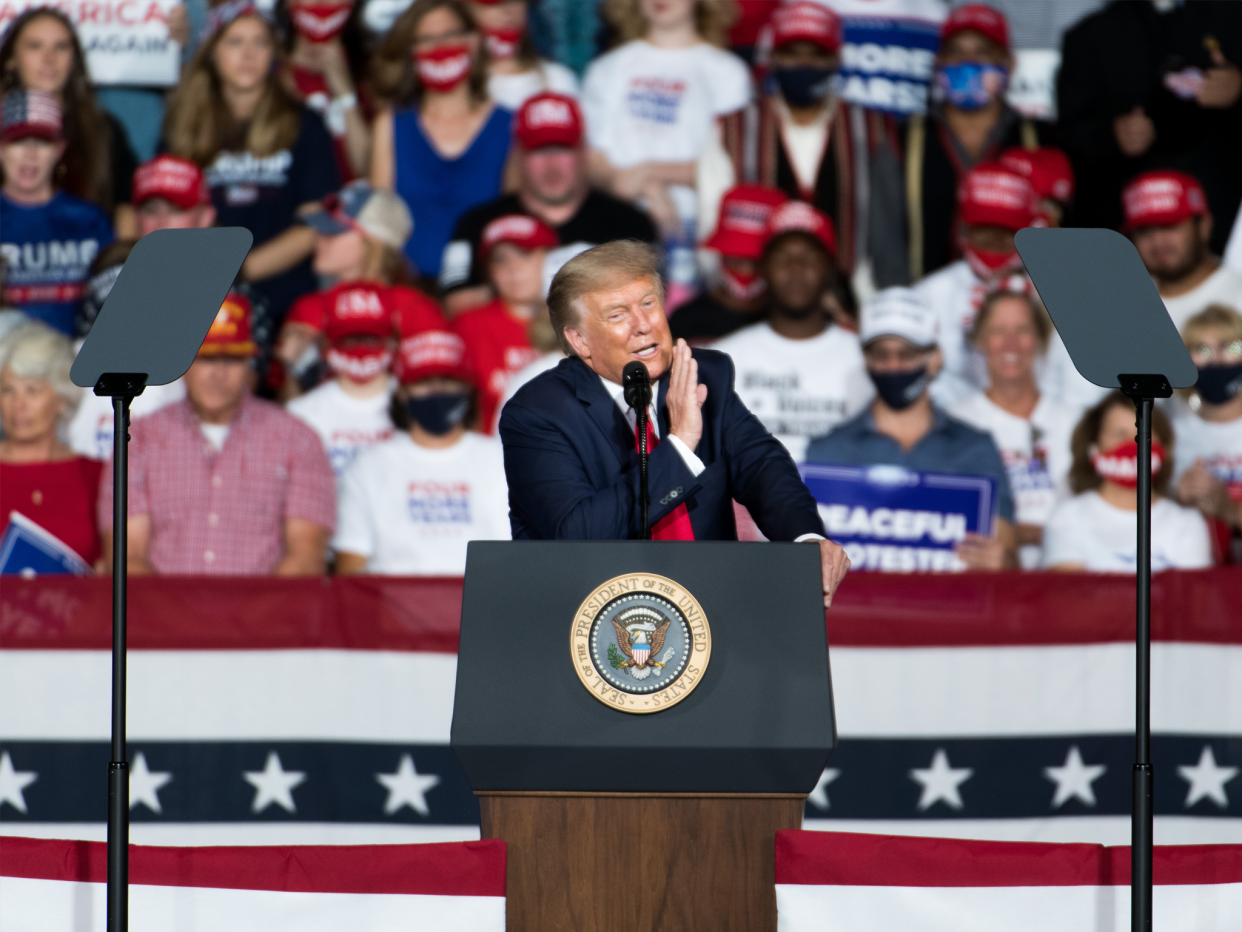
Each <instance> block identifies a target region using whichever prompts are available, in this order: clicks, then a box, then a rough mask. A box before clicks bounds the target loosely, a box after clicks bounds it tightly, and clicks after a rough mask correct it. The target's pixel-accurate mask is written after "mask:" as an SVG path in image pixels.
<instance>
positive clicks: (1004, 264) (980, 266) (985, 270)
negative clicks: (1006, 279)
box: [962, 245, 1022, 281]
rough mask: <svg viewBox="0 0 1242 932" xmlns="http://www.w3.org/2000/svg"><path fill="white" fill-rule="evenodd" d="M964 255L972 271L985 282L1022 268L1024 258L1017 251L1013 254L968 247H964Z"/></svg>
mask: <svg viewBox="0 0 1242 932" xmlns="http://www.w3.org/2000/svg"><path fill="white" fill-rule="evenodd" d="M962 255H963V257H964V258H965V259H966V262H967V264H968V265H969V266H970V268H971V271H972V272H974V273H975V275H976V276H977V277H978V278H980V279H982V280H983V281H987V280H988V279H989V278H995V277H996V276H997V275H1004V274H1005V273H1007V272H1016V271H1017V270H1018V269H1020V268H1022V257H1021V256H1020V255H1018V251H1017V250H1016V249H1015V250H1013V251H1012V252H994V251H992V250H991V249H976V248H975V247H974V246H969V245H966V246H963V247H962Z"/></svg>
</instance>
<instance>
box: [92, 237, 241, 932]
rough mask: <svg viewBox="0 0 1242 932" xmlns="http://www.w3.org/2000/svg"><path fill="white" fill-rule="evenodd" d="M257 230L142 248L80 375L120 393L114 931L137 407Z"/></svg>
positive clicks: (118, 924)
mask: <svg viewBox="0 0 1242 932" xmlns="http://www.w3.org/2000/svg"><path fill="white" fill-rule="evenodd" d="M251 242H252V238H251V235H250V232H249V231H248V230H243V229H239V228H223V229H218V230H216V229H213V230H161V231H158V232H155V233H151V234H149V235H147V236H144V237H143V238H142V239H141V240H139V241H138V244H137V245H136V246H134V250H133V252H131V253H130V255H129V259H128V260H126V262H125V267H124V268H123V269H122V270H121V274H120V277H119V278H117V280H116V284H115V285H113V287H112V292H111V294H109V295H108V300H107V301H105V302H104V306H103V308H102V309H101V310H100V312H99V317H98V318H97V319H96V321H95V325H94V326H93V327H92V328H91V332H90V335H89V336H88V337H87V338H86V342H85V344H83V346H82V350H81V352H80V353H78V358H77V359H76V360H75V361H74V364H73V369H72V372H71V377H72V379H73V382H74V384H75V385H79V386H81V387H82V388H93V389H94V391H95V394H96V395H100V396H108V397H111V398H112V412H113V423H112V463H113V468H112V529H113V530H112V533H113V547H112V756H111V759H110V760H109V762H108V908H107V916H108V920H107V923H108V925H107V928H108V932H125V930H126V929H128V927H129V763H128V761H127V758H126V752H125V686H126V677H125V660H126V647H125V621H126V604H125V603H126V598H127V594H128V587H127V581H126V574H127V573H128V570H129V565H128V564H129V561H128V552H127V548H128V545H129V534H128V504H129V503H128V498H129V406H130V403H131V402H132V401H133V400H134V398H136V397H137V396H138V395H141V394H142V392H143V390H144V389H145V388H146V386H148V385H167V384H168V383H169V382H174V381H176V380H177V379H179V378H181V376H182V375H184V374H185V371H186V370H187V369H188V368H189V367H190V363H192V362H193V361H194V356H195V354H196V353H197V352H198V348H199V347H200V346H201V345H202V343H203V338H204V337H206V336H207V330H208V328H210V326H211V322H212V320H214V319H215V316H216V314H217V313H218V312H219V310H220V305H221V304H222V303H223V302H224V298H225V296H226V295H227V294H228V290H229V287H230V286H231V285H232V283H233V280H234V279H235V278H236V277H237V272H238V270H239V269H240V268H241V264H242V261H243V260H244V259H245V258H246V253H247V252H248V251H249V250H250V244H251Z"/></svg>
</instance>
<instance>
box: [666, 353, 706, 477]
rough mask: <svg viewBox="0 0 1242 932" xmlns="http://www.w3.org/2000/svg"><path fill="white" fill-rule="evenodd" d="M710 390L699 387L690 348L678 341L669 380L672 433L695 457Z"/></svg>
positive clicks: (697, 372) (697, 371)
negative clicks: (694, 453)
mask: <svg viewBox="0 0 1242 932" xmlns="http://www.w3.org/2000/svg"><path fill="white" fill-rule="evenodd" d="M705 401H707V386H706V385H700V384H699V364H698V363H697V362H695V360H694V357H693V356H691V355H690V346H689V345H688V344H687V343H686V341H685V340H678V341H677V345H676V346H674V347H673V366H672V370H671V372H670V374H669V378H668V397H667V399H666V403H667V404H668V426H669V433H670V434H672V435H674V436H675V437H677V439H678V440H680V441H681V442H682V443H684V444H685V445H686V446H687V447H689V448H690V452H691V453H693V452H694V450H695V448H697V447H698V445H699V439H700V438H701V437H702V436H703V412H702V408H703V403H704V402H705Z"/></svg>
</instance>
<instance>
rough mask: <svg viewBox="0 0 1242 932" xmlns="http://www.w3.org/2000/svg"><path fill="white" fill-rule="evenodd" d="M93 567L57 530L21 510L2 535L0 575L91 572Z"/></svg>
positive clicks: (75, 574)
mask: <svg viewBox="0 0 1242 932" xmlns="http://www.w3.org/2000/svg"><path fill="white" fill-rule="evenodd" d="M90 572H91V568H90V566H88V565H87V563H86V561H85V560H83V559H82V558H81V557H80V556H78V555H77V553H76V552H75V551H74V550H73V548H72V547H70V546H69V545H68V544H66V543H65V542H64V541H63V540H61V539H60V538H59V537H57V536H56V535H55V534H52V533H50V532H49V531H47V530H45V529H44V528H43V527H42V526H41V525H38V524H36V523H35V522H34V521H31V520H30V519H29V518H27V517H26V516H25V515H24V514H22V513H21V512H18V511H10V512H9V526H8V527H7V528H5V529H4V536H3V537H0V576H25V577H27V578H30V577H33V576H47V575H49V574H50V575H57V576H61V575H69V574H72V575H74V576H88V575H90Z"/></svg>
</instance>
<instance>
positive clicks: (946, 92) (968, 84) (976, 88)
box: [936, 61, 1009, 110]
mask: <svg viewBox="0 0 1242 932" xmlns="http://www.w3.org/2000/svg"><path fill="white" fill-rule="evenodd" d="M1008 86H1009V69H1008V68H1006V67H1005V66H1004V65H984V64H981V63H980V62H974V61H968V62H962V63H961V64H960V65H942V66H941V67H940V68H939V69H937V71H936V94H937V96H938V97H939V98H940V99H941V100H943V101H944V102H945V103H946V104H948V105H949V106H951V107H957V108H958V109H959V110H979V109H980V108H982V107H986V106H987V105H988V104H990V103H991V102H992V101H993V100H995V99H996V98H997V97H999V96H1000V95H1001V94H1003V93H1005V88H1006V87H1008Z"/></svg>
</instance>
